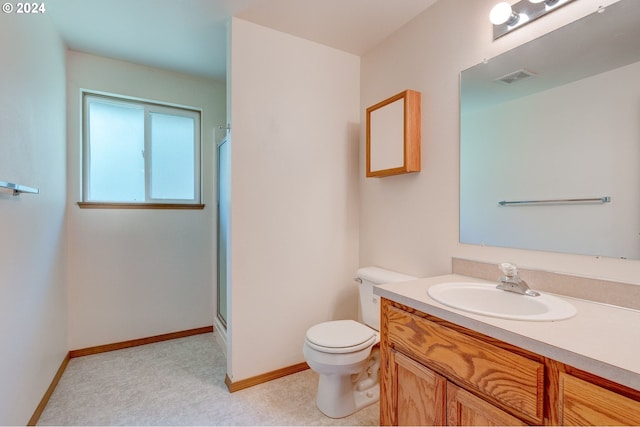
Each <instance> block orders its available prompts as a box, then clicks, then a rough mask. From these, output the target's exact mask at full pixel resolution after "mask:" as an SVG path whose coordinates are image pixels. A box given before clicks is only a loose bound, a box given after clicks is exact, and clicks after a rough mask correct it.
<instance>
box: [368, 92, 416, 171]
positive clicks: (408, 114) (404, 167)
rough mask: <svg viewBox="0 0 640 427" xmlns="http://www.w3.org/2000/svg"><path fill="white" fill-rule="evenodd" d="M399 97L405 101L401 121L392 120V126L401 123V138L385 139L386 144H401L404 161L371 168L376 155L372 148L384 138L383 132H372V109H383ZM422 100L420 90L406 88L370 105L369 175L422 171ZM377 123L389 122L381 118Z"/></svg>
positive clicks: (398, 145)
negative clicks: (400, 139) (373, 157)
mask: <svg viewBox="0 0 640 427" xmlns="http://www.w3.org/2000/svg"><path fill="white" fill-rule="evenodd" d="M400 100H402V103H403V117H402V123H389V126H401V127H402V132H403V138H402V141H386V142H385V144H392V145H395V146H397V147H398V148H402V152H403V156H402V157H403V163H402V164H401V165H397V166H396V165H393V166H392V167H389V168H386V169H377V170H372V168H371V158H372V156H374V155H375V153H373V152H372V150H373V149H374V148H375V147H376V144H375V142H376V141H379V140H380V139H381V138H383V136H381V135H379V134H373V132H372V117H371V116H372V113H374V112H376V111H378V112H383V110H382V109H384V108H385V107H388V106H389V105H391V104H393V103H395V102H396V101H400ZM420 102H421V95H420V92H417V91H414V90H405V91H403V92H400V93H399V94H397V95H394V96H392V97H390V98H388V99H385V100H384V101H381V102H379V103H377V104H375V105H372V106H371V107H369V108H367V117H366V123H367V138H366V139H367V141H366V144H367V178H371V177H376V178H381V177H385V176H392V175H399V174H404V173H410V172H420V157H421V154H420V118H421V109H420ZM388 110H390V109H388ZM376 125H382V126H387V124H386V123H383V124H380V123H378V122H376ZM392 148H393V147H392Z"/></svg>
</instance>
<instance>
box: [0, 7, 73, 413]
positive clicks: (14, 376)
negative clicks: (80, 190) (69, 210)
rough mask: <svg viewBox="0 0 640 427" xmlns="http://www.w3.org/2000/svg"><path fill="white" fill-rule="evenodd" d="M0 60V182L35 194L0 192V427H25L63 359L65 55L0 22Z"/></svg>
mask: <svg viewBox="0 0 640 427" xmlns="http://www.w3.org/2000/svg"><path fill="white" fill-rule="evenodd" d="M23 18H27V19H23ZM0 58H1V65H0V181H9V182H14V183H18V184H24V185H27V186H31V187H38V188H39V189H40V194H23V195H21V196H18V197H13V196H12V195H11V194H10V193H7V192H4V191H0V340H1V341H2V344H1V347H2V350H1V351H0V424H1V425H25V424H26V423H27V422H28V421H29V418H30V417H31V415H32V414H33V411H34V410H35V409H36V407H37V405H38V403H39V402H40V399H42V396H43V395H44V393H45V391H46V389H47V387H48V386H49V384H50V382H51V379H52V378H53V376H54V374H55V373H56V371H57V369H58V367H59V366H60V364H61V363H62V361H63V359H64V357H65V355H66V353H67V294H66V283H65V265H66V261H65V256H66V253H65V245H66V237H65V226H64V214H65V199H66V187H65V174H66V171H65V166H66V158H65V150H66V142H65V63H64V46H63V45H62V42H61V41H60V39H59V37H58V36H57V34H56V32H55V30H54V29H53V27H52V25H51V23H50V21H49V19H48V17H47V16H44V15H34V16H24V17H23V16H18V15H15V13H14V14H11V15H9V14H5V13H2V14H0Z"/></svg>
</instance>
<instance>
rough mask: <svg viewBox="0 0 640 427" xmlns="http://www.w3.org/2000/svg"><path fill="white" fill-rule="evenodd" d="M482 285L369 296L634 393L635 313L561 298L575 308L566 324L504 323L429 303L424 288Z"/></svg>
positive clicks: (406, 288) (639, 352) (637, 358)
mask: <svg viewBox="0 0 640 427" xmlns="http://www.w3.org/2000/svg"><path fill="white" fill-rule="evenodd" d="M446 282H482V283H488V282H486V281H484V280H480V279H476V278H473V277H467V276H461V275H457V274H448V275H444V276H437V277H429V278H425V279H417V280H412V281H409V282H402V283H390V284H386V285H381V286H377V287H375V288H374V293H375V294H377V295H380V296H382V297H384V298H387V299H389V300H392V301H396V302H398V303H400V304H403V305H406V306H408V307H411V308H413V309H416V310H419V311H422V312H424V313H427V314H431V315H433V316H436V317H439V318H441V319H443V320H447V321H449V322H451V323H455V324H457V325H460V326H463V327H466V328H468V329H472V330H474V331H477V332H480V333H482V334H485V335H488V336H490V337H493V338H496V339H499V340H502V341H504V342H507V343H509V344H513V345H516V346H518V347H521V348H524V349H526V350H529V351H532V352H534V353H537V354H540V355H542V356H545V357H549V358H551V359H554V360H557V361H559V362H562V363H565V364H567V365H571V366H573V367H576V368H578V369H582V370H585V371H588V372H591V373H593V374H595V375H598V376H600V377H603V378H606V379H609V380H612V381H615V382H617V383H620V384H623V385H626V386H628V387H631V388H634V389H636V390H640V311H637V310H631V309H627V308H620V307H616V306H611V305H606V304H600V303H596V302H591V301H585V300H581V299H577V298H570V297H565V296H562V295H556V296H558V297H561V298H563V299H565V300H567V301H569V302H570V303H571V304H573V305H574V306H575V307H576V309H577V311H578V312H577V314H576V315H575V316H574V317H572V318H570V319H567V320H559V321H555V322H530V321H522V320H506V319H499V318H494V317H488V316H482V315H477V314H473V313H468V312H465V311H462V310H456V309H453V308H450V307H447V306H445V305H443V304H440V303H439V302H437V301H435V300H433V299H432V298H431V297H429V295H428V294H427V290H428V289H429V287H431V286H433V285H437V284H440V283H446Z"/></svg>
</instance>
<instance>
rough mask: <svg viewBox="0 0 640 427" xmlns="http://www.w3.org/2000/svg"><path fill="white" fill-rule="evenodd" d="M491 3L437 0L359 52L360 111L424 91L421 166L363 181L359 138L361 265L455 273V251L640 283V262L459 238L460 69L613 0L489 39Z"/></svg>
mask: <svg viewBox="0 0 640 427" xmlns="http://www.w3.org/2000/svg"><path fill="white" fill-rule="evenodd" d="M495 3H496V2H495V1H494V0H440V1H438V2H437V3H436V4H434V5H433V6H432V7H431V8H429V9H428V10H426V11H425V12H424V13H423V14H421V15H420V16H418V17H417V18H416V19H414V20H413V21H411V22H410V23H409V24H407V25H406V26H405V27H403V28H402V29H401V30H400V31H399V32H397V33H396V34H395V35H393V36H392V37H390V38H389V39H387V40H386V41H385V42H384V43H382V44H381V45H380V46H378V47H377V48H375V49H374V50H373V51H371V52H369V53H368V54H366V55H365V56H364V57H363V58H362V75H361V79H362V94H361V106H360V109H361V114H362V117H364V110H365V109H366V107H367V106H369V105H372V104H374V103H375V102H377V101H379V100H381V99H384V98H386V97H388V96H390V95H392V94H394V93H397V92H400V91H401V90H404V89H414V90H418V91H420V92H422V150H423V151H422V172H420V173H418V174H409V175H405V176H398V177H391V178H383V179H373V178H369V179H365V178H364V172H362V171H364V121H363V122H362V124H361V135H360V171H361V172H360V191H361V203H362V204H361V218H360V264H362V265H364V264H376V265H380V266H382V267H387V268H390V269H396V270H399V271H402V272H406V273H409V274H413V275H417V276H432V275H437V274H442V273H447V272H450V271H451V257H452V256H458V257H462V258H470V259H477V260H482V261H488V262H495V263H497V262H501V261H505V260H509V261H512V262H515V263H517V264H520V265H522V266H528V267H533V268H541V269H546V270H553V271H560V272H567V273H574V274H581V275H587V276H594V277H602V278H607V279H611V280H620V281H626V282H631V283H638V284H640V279H639V278H638V274H637V271H638V268H639V267H640V261H625V260H617V259H610V258H597V257H589V256H578V255H561V254H556V253H551V252H536V251H525V250H515V249H504V248H492V247H481V246H474V245H463V244H460V243H458V206H459V203H458V195H459V178H458V176H459V163H458V156H459V148H458V147H459V106H458V96H459V89H458V75H459V72H460V71H461V70H463V69H466V68H469V67H471V66H473V65H475V64H477V63H479V62H481V61H482V60H483V59H484V58H490V57H492V56H495V55H497V54H499V53H502V52H504V51H506V50H508V49H511V48H513V47H515V46H518V45H519V44H522V43H524V42H526V41H528V40H531V39H533V38H536V37H538V36H540V35H542V34H544V33H546V32H548V31H551V30H553V29H554V28H558V27H559V26H562V25H564V24H566V23H569V22H571V21H573V20H575V19H578V18H580V17H582V16H585V15H587V14H589V13H592V12H594V11H595V10H596V9H597V7H598V6H600V5H607V4H611V3H615V1H613V0H609V1H600V0H581V1H577V2H573V3H571V4H569V5H567V6H565V7H563V8H561V9H559V10H557V11H555V12H554V13H553V14H551V15H549V16H546V17H544V18H541V19H540V20H538V21H535V22H534V23H531V24H529V25H527V26H526V27H523V28H521V29H519V30H517V31H515V32H513V33H511V34H509V35H507V36H505V37H502V38H500V39H498V40H497V41H495V42H493V41H492V40H491V39H492V37H491V25H490V24H489V22H488V14H489V11H490V10H491V7H492V6H493V5H494V4H495Z"/></svg>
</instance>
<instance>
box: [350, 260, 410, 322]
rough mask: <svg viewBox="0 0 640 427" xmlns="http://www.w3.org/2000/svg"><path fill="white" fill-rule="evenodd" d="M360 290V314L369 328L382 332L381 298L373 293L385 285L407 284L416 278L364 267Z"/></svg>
mask: <svg viewBox="0 0 640 427" xmlns="http://www.w3.org/2000/svg"><path fill="white" fill-rule="evenodd" d="M357 275H358V279H357V280H358V282H359V285H358V286H359V290H360V314H361V315H362V321H363V322H364V323H365V324H367V325H368V326H369V327H371V328H373V329H375V330H376V331H379V330H380V297H379V296H378V295H375V294H374V293H373V288H374V287H375V286H377V285H383V284H385V283H395V282H406V281H407V280H414V279H416V277H413V276H409V275H408V274H402V273H398V272H395V271H391V270H385V269H384V268H380V267H362V268H360V269H358V274H357Z"/></svg>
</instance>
